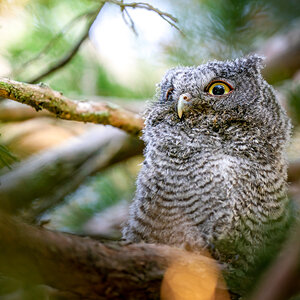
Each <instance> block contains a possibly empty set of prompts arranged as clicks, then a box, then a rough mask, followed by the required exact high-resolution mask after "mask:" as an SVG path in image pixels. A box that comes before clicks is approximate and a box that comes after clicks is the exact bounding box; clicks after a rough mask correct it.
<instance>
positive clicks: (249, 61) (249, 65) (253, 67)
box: [242, 54, 265, 73]
mask: <svg viewBox="0 0 300 300" xmlns="http://www.w3.org/2000/svg"><path fill="white" fill-rule="evenodd" d="M264 60H265V58H264V57H263V56H260V55H258V54H252V55H248V56H246V57H245V58H242V64H243V67H244V68H245V69H246V70H247V71H250V72H251V71H252V72H254V73H259V72H260V71H261V70H262V69H263V68H264V67H265V64H264Z"/></svg>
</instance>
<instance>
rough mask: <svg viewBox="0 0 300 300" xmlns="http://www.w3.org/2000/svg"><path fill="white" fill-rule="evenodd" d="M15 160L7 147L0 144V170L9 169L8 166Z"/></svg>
mask: <svg viewBox="0 0 300 300" xmlns="http://www.w3.org/2000/svg"><path fill="white" fill-rule="evenodd" d="M17 160H18V159H17V157H16V156H14V155H13V154H12V153H11V152H10V151H9V149H8V148H7V147H5V146H4V145H1V144H0V169H1V168H3V167H8V168H10V165H11V164H12V163H13V162H15V161H17Z"/></svg>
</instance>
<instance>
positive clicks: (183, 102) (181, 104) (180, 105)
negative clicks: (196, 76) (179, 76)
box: [177, 93, 192, 119]
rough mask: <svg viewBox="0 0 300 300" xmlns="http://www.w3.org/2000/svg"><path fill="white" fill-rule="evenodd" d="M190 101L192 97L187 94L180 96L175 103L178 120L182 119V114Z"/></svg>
mask: <svg viewBox="0 0 300 300" xmlns="http://www.w3.org/2000/svg"><path fill="white" fill-rule="evenodd" d="M191 99H192V96H191V95H190V94H189V93H185V94H181V95H180V97H179V100H178V102H177V114H178V117H179V119H181V118H182V115H183V112H184V111H185V108H186V106H187V104H188V102H189V101H190V100H191Z"/></svg>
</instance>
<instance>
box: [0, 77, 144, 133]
mask: <svg viewBox="0 0 300 300" xmlns="http://www.w3.org/2000/svg"><path fill="white" fill-rule="evenodd" d="M0 97H4V98H8V99H12V100H15V101H18V102H21V103H24V104H27V105H30V106H32V107H34V108H35V109H36V110H37V111H38V110H41V109H46V110H48V111H49V112H51V113H54V114H55V115H56V116H57V117H59V118H61V119H65V120H74V121H81V122H91V123H96V124H103V125H112V126H114V127H117V128H120V129H123V130H125V131H126V132H128V133H131V134H134V135H138V134H139V133H140V131H141V129H142V128H143V126H144V122H143V119H142V118H141V117H140V116H139V115H137V114H134V113H132V112H130V111H126V110H124V109H122V108H120V107H119V106H117V105H115V104H109V103H99V102H98V103H97V102H83V101H73V100H70V99H68V98H67V97H64V96H63V95H62V94H61V93H59V92H57V91H53V90H51V89H50V88H49V87H47V86H45V85H32V84H26V83H21V82H18V81H13V80H10V79H5V78H0Z"/></svg>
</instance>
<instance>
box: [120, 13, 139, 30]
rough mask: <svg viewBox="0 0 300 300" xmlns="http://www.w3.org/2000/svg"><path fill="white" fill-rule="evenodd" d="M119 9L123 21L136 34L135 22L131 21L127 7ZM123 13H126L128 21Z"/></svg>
mask: <svg viewBox="0 0 300 300" xmlns="http://www.w3.org/2000/svg"><path fill="white" fill-rule="evenodd" d="M121 11H122V18H123V20H124V22H125V23H126V24H127V25H128V26H129V27H130V29H131V30H132V31H133V33H134V34H135V35H136V36H137V35H138V33H137V30H136V28H135V24H134V22H133V20H132V18H131V16H130V14H129V13H128V11H127V9H126V8H124V9H121ZM125 14H126V16H127V18H128V20H129V22H128V21H127V19H126V16H125Z"/></svg>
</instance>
